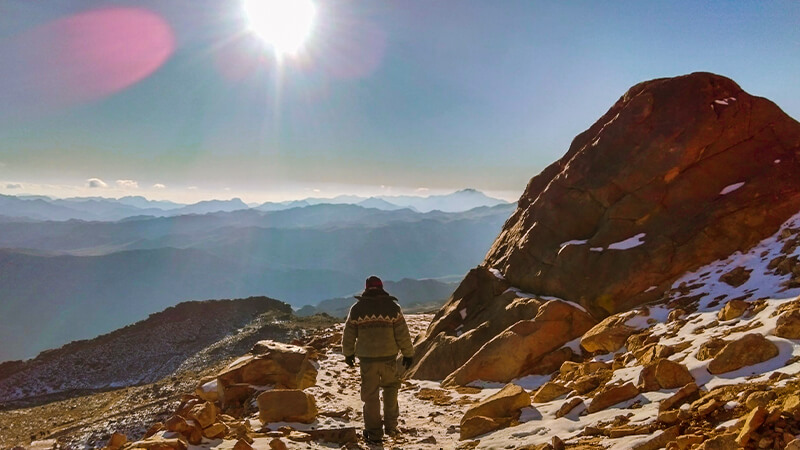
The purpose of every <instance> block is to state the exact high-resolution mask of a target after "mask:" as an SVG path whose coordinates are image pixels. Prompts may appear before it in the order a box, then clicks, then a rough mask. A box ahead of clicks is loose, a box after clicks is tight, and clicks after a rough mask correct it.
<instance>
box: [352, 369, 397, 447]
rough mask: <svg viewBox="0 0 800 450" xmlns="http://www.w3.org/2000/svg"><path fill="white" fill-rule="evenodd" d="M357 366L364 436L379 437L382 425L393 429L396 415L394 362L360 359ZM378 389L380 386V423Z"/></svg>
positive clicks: (381, 433) (395, 424)
mask: <svg viewBox="0 0 800 450" xmlns="http://www.w3.org/2000/svg"><path fill="white" fill-rule="evenodd" d="M360 365H361V400H362V401H363V402H364V431H365V437H369V438H371V439H380V438H381V437H383V429H384V428H385V429H386V430H387V431H390V430H396V429H397V418H398V417H399V416H400V408H399V406H398V405H397V391H398V390H399V389H400V377H399V376H398V373H397V362H396V361H395V360H391V361H380V362H365V361H360ZM379 388H382V389H383V423H381V402H380V398H379V396H378V389H379ZM381 425H382V426H381Z"/></svg>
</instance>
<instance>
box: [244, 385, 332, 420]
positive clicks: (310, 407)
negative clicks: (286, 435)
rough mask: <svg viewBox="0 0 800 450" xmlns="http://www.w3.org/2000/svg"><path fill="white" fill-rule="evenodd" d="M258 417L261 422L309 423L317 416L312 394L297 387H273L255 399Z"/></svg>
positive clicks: (315, 403)
mask: <svg viewBox="0 0 800 450" xmlns="http://www.w3.org/2000/svg"><path fill="white" fill-rule="evenodd" d="M257 403H258V417H259V418H260V419H261V422H262V423H265V424H267V423H272V422H302V423H311V422H313V421H314V419H316V418H317V412H318V411H317V402H316V400H315V399H314V396H313V395H311V394H307V393H305V392H303V391H301V390H298V389H273V390H271V391H266V392H263V393H261V395H259V396H258V399H257Z"/></svg>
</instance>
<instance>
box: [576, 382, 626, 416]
mask: <svg viewBox="0 0 800 450" xmlns="http://www.w3.org/2000/svg"><path fill="white" fill-rule="evenodd" d="M637 395H639V389H638V388H636V386H634V385H633V383H625V384H623V385H622V386H610V387H606V388H605V389H604V390H603V391H601V392H600V393H599V394H597V395H595V396H594V398H593V399H592V402H591V403H589V407H588V408H587V411H588V412H589V414H591V413H595V412H597V411H602V410H604V409H606V408H608V407H609V406H613V405H616V404H617V403H622V402H624V401H626V400H630V399H632V398H634V397H636V396H637Z"/></svg>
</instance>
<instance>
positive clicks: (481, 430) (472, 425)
mask: <svg viewBox="0 0 800 450" xmlns="http://www.w3.org/2000/svg"><path fill="white" fill-rule="evenodd" d="M504 425H507V422H505V423H504V422H503V421H501V420H496V419H492V418H491V417H485V416H472V417H470V418H469V419H466V420H463V421H462V422H461V431H460V435H459V439H461V440H464V439H472V438H474V437H475V436H480V435H482V434H486V433H488V432H490V431H494V430H499V429H500V428H503V426H504Z"/></svg>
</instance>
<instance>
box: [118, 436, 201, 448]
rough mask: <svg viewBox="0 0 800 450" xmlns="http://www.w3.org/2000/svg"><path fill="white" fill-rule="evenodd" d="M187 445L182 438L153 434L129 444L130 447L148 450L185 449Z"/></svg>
mask: <svg viewBox="0 0 800 450" xmlns="http://www.w3.org/2000/svg"><path fill="white" fill-rule="evenodd" d="M188 447H189V446H188V445H187V444H186V441H185V440H183V439H179V438H164V437H155V436H154V437H151V438H148V439H144V440H141V441H136V442H134V443H133V444H131V448H146V449H148V450H187V449H188Z"/></svg>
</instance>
